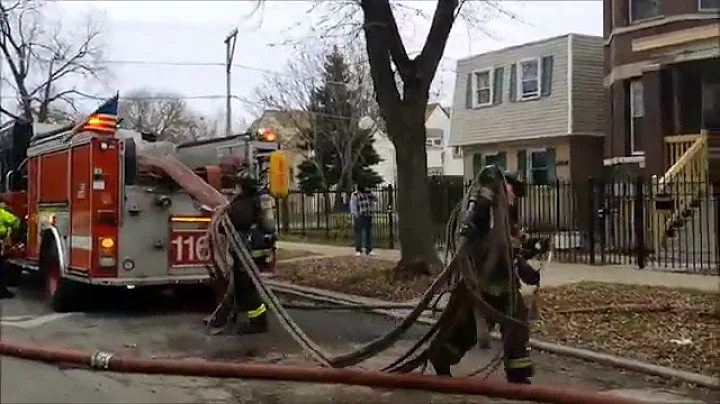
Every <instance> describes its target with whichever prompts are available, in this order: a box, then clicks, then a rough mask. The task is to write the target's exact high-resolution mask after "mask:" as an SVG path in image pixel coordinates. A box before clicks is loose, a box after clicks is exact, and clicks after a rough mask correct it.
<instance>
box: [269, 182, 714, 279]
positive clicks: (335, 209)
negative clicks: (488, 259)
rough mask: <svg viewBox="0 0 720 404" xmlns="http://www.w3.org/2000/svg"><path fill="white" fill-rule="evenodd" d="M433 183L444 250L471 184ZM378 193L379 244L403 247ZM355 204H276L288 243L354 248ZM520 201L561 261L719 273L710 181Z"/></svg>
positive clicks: (330, 200)
mask: <svg viewBox="0 0 720 404" xmlns="http://www.w3.org/2000/svg"><path fill="white" fill-rule="evenodd" d="M430 183H431V185H430V186H431V193H430V195H431V198H430V206H431V211H432V217H433V224H434V226H433V231H434V232H435V237H436V239H437V246H438V248H439V249H442V248H443V240H444V239H445V224H446V222H447V220H448V218H449V216H450V212H451V211H452V209H453V208H454V207H455V205H456V204H457V203H458V202H459V201H460V200H461V199H462V197H463V192H464V191H465V189H467V184H464V183H463V182H462V181H446V180H438V179H431V181H430ZM372 192H373V195H374V196H375V198H376V203H375V204H374V213H373V225H372V234H373V241H374V245H375V246H376V247H378V248H396V247H399V242H398V227H397V223H398V215H397V211H396V209H395V203H394V201H395V200H396V192H397V190H395V189H393V187H386V188H382V189H377V190H374V191H372ZM349 199H350V198H349V195H348V194H344V193H340V192H325V193H319V194H313V195H305V194H302V193H300V192H291V193H290V195H288V197H286V198H283V199H282V200H279V201H278V204H277V205H278V212H277V213H278V214H277V217H278V229H279V231H280V234H281V237H282V238H285V239H306V240H311V241H323V242H330V243H336V244H341V245H348V246H349V245H351V244H352V240H353V232H352V221H351V219H350V214H349ZM519 203H520V204H519V211H520V222H521V226H522V228H523V229H524V231H525V232H526V233H528V234H531V235H537V236H545V237H552V238H553V240H554V242H555V246H556V255H555V260H556V261H561V262H569V263H587V264H598V265H613V264H617V265H636V266H638V267H640V268H644V267H654V268H663V269H668V270H677V271H692V272H708V273H713V272H718V271H720V264H719V263H718V262H719V257H720V247H719V246H718V241H719V239H718V234H717V232H718V226H720V225H718V221H719V220H720V216H719V215H720V207H719V206H718V205H719V202H718V198H717V196H716V195H713V193H712V192H711V191H710V189H709V187H708V186H707V184H705V183H701V182H692V181H690V180H688V181H684V180H683V179H675V180H673V182H672V183H663V182H662V181H657V182H655V183H652V182H651V181H643V180H636V181H628V182H613V183H607V182H602V181H596V180H587V181H584V182H582V183H570V182H561V181H558V182H556V183H554V184H550V185H529V186H528V187H527V195H526V197H525V198H522V199H520V200H519Z"/></svg>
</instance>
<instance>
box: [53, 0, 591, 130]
mask: <svg viewBox="0 0 720 404" xmlns="http://www.w3.org/2000/svg"><path fill="white" fill-rule="evenodd" d="M412 3H413V4H415V5H417V6H418V7H422V8H423V9H427V10H428V11H430V10H431V9H433V7H434V3H435V1H432V0H426V1H417V2H412ZM505 3H506V5H505V6H506V7H507V8H509V9H510V10H511V11H513V12H515V13H516V14H517V15H519V16H520V17H522V18H523V19H524V22H523V23H518V22H512V21H508V20H501V21H496V22H493V23H491V24H490V26H489V29H490V30H491V31H492V32H493V33H494V37H488V36H486V35H483V34H481V33H480V32H471V33H469V32H468V30H467V29H465V27H463V26H460V25H458V26H456V27H455V28H454V29H453V32H452V34H451V38H450V41H449V43H448V46H447V49H446V52H445V56H446V59H445V60H444V62H443V65H442V67H441V69H442V74H439V75H438V78H437V80H438V85H441V88H442V89H443V97H442V98H443V100H444V101H446V102H449V100H450V99H451V96H452V91H453V84H454V81H455V74H454V72H453V70H454V68H455V60H456V59H458V58H463V57H467V56H469V55H473V54H477V53H482V52H486V51H490V50H495V49H499V48H502V47H506V46H510V45H516V44H521V43H523V42H529V41H533V40H537V39H541V38H546V37H551V36H556V35H562V34H566V33H570V32H573V33H581V34H591V35H602V1H590V0H585V1H514V2H510V1H508V2H505ZM311 4H312V2H307V1H299V0H298V1H279V0H275V1H269V2H268V3H267V4H266V6H265V8H264V10H262V12H261V13H259V14H258V13H256V14H255V16H254V17H253V18H249V13H250V12H251V11H252V9H253V7H254V5H253V3H252V2H250V1H128V0H126V1H87V2H86V1H64V2H62V3H61V7H62V8H63V9H64V10H65V12H67V13H68V14H78V15H79V14H81V13H87V12H88V10H94V12H96V13H97V14H98V15H99V16H102V15H103V14H104V21H105V23H104V26H105V37H104V41H105V43H106V49H107V56H106V59H108V60H110V61H145V62H192V63H223V62H224V59H225V49H224V44H223V40H224V38H225V36H226V35H227V34H228V32H229V31H230V30H231V29H232V28H234V27H238V28H239V29H240V35H239V37H238V42H237V48H236V53H235V62H236V63H238V64H241V65H245V66H248V67H254V68H258V69H267V70H271V71H281V70H282V68H283V64H284V63H285V61H286V59H287V58H288V57H291V55H292V50H291V49H288V48H283V47H273V46H269V45H270V44H272V43H274V42H277V41H279V40H281V39H282V38H283V36H284V35H287V28H288V27H293V26H297V27H298V28H296V29H294V30H292V31H291V34H292V35H300V34H302V33H305V32H307V29H308V27H309V23H310V21H312V20H313V18H316V17H314V16H312V15H308V13H307V11H308V8H309V6H310V5H311ZM426 29H427V23H426V22H419V23H417V24H413V25H412V26H407V25H406V27H405V30H404V33H405V37H406V39H407V41H408V43H409V45H408V48H409V50H410V51H413V50H418V49H419V47H420V46H421V44H422V40H423V39H424V36H425V35H426V33H427V31H426ZM233 69H234V71H233V75H232V79H233V86H232V91H233V94H235V95H237V96H240V97H242V96H247V95H248V94H250V92H251V91H252V89H253V88H254V87H255V86H256V85H257V84H258V83H260V82H261V81H262V80H263V79H264V77H265V75H264V73H262V72H259V71H255V70H251V69H248V68H241V67H234V68H233ZM111 70H112V73H113V78H112V81H111V82H110V83H108V90H109V91H114V90H119V91H120V92H121V96H122V92H123V91H125V92H126V91H128V90H130V89H134V88H140V87H145V88H152V89H156V90H163V91H173V92H176V93H180V94H183V95H186V96H213V95H214V96H221V95H223V94H225V74H224V68H223V67H222V66H169V65H165V66H163V65H152V64H119V63H113V64H112V65H111ZM191 103H192V105H193V106H194V107H196V108H198V109H200V110H203V111H205V112H206V113H208V114H216V113H221V111H223V110H224V101H223V100H222V99H216V100H193V101H191ZM233 108H234V110H235V111H234V114H235V115H236V116H238V115H242V116H245V117H246V119H248V120H250V119H252V118H253V117H252V116H250V113H249V111H247V110H246V108H245V106H244V105H243V104H242V103H241V102H235V103H234V104H233Z"/></svg>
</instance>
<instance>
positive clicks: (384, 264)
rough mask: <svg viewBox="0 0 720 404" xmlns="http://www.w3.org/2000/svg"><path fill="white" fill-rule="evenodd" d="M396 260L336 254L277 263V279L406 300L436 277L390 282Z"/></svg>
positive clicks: (351, 292) (345, 291)
mask: <svg viewBox="0 0 720 404" xmlns="http://www.w3.org/2000/svg"><path fill="white" fill-rule="evenodd" d="M394 266H395V262H393V261H387V260H383V259H378V258H370V257H333V258H318V259H308V260H302V261H300V262H292V263H282V262H281V263H278V266H277V269H276V273H277V275H278V278H277V279H278V280H281V281H285V282H291V283H294V284H296V285H302V286H311V287H315V288H321V289H328V290H332V291H335V292H341V293H349V294H354V295H360V296H366V297H372V298H376V299H382V300H388V301H393V302H406V301H408V300H411V299H413V298H415V297H418V296H419V295H421V294H422V293H423V292H424V291H425V289H427V288H428V286H430V284H431V283H432V281H433V278H430V277H420V278H417V279H413V280H410V281H405V282H391V280H390V271H391V269H392V268H393V267H394Z"/></svg>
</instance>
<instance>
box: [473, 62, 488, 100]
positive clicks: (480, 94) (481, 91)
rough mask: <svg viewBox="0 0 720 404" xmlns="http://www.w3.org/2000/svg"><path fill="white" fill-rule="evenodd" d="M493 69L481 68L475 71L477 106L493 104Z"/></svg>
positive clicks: (474, 81)
mask: <svg viewBox="0 0 720 404" xmlns="http://www.w3.org/2000/svg"><path fill="white" fill-rule="evenodd" d="M492 79H493V76H492V70H491V69H487V70H480V71H477V72H474V73H473V84H474V85H475V91H474V95H475V97H474V99H473V100H474V104H475V107H484V106H488V105H492V100H493V97H492V96H493V86H492V84H493V83H492Z"/></svg>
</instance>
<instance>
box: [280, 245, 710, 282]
mask: <svg viewBox="0 0 720 404" xmlns="http://www.w3.org/2000/svg"><path fill="white" fill-rule="evenodd" d="M278 247H279V248H284V249H288V250H303V251H311V252H314V253H316V254H321V255H325V256H332V257H337V256H348V255H353V254H354V251H353V249H352V248H350V247H339V246H334V245H325V244H314V243H297V242H289V241H279V242H278ZM373 253H374V254H375V257H376V258H382V259H391V260H398V259H400V251H399V250H387V249H375V250H373ZM581 281H591V282H608V283H621V284H629V285H648V286H666V287H671V288H689V289H697V290H702V291H706V292H716V293H720V278H718V277H716V276H710V275H696V274H681V273H671V272H660V271H652V270H641V269H637V268H634V267H631V266H622V265H604V266H601V265H586V264H565V263H560V262H552V263H550V265H548V266H547V267H545V268H544V269H543V279H542V285H543V286H558V285H564V284H568V283H576V282H581Z"/></svg>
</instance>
